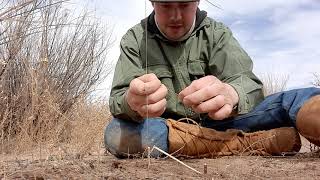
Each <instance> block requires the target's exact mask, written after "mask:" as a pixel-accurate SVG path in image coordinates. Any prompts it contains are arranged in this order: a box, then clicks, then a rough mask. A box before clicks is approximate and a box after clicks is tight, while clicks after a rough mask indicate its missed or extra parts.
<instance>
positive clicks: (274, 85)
mask: <svg viewBox="0 0 320 180" xmlns="http://www.w3.org/2000/svg"><path fill="white" fill-rule="evenodd" d="M260 79H261V81H262V82H263V85H264V88H263V92H264V95H265V96H268V95H270V94H274V93H277V92H280V91H284V90H285V89H286V86H287V83H288V80H289V76H288V75H281V74H270V73H268V74H262V75H261V76H260Z"/></svg>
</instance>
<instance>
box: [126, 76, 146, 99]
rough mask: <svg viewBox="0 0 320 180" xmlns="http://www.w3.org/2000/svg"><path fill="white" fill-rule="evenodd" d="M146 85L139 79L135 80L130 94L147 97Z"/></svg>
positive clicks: (132, 82)
mask: <svg viewBox="0 0 320 180" xmlns="http://www.w3.org/2000/svg"><path fill="white" fill-rule="evenodd" d="M144 89H145V83H144V82H143V81H141V80H140V79H139V78H135V79H133V80H132V81H131V82H130V85H129V92H128V93H131V94H135V95H145V91H144Z"/></svg>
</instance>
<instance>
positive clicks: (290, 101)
mask: <svg viewBox="0 0 320 180" xmlns="http://www.w3.org/2000/svg"><path fill="white" fill-rule="evenodd" d="M318 94H320V89H318V88H304V89H295V90H290V91H284V92H280V93H277V94H273V95H270V96H268V97H266V98H265V100H264V101H262V102H261V103H260V104H259V105H258V106H256V107H255V108H254V109H253V110H252V111H251V112H250V113H248V114H245V115H241V116H238V117H236V118H229V119H226V120H223V121H214V120H212V119H204V120H202V121H201V122H200V124H201V126H203V127H208V128H212V129H216V130H219V131H224V130H227V129H240V130H243V131H245V132H254V131H259V130H269V129H273V128H279V127H295V124H296V115H297V113H298V111H299V109H300V107H301V106H302V105H303V104H304V103H305V101H307V100H308V99H310V98H311V97H312V96H315V95H318ZM104 138H105V146H106V148H107V149H108V150H109V151H110V152H111V153H112V154H114V155H115V156H117V157H128V155H132V154H141V153H146V152H144V151H145V149H146V148H147V147H151V148H152V147H153V146H154V145H155V146H157V147H159V148H160V149H162V150H164V151H166V152H168V128H167V126H166V120H165V119H163V118H149V119H145V120H144V121H143V122H142V123H136V122H132V121H127V120H121V119H116V118H114V119H112V121H111V122H110V123H109V124H108V126H107V127H106V129H105V136H104ZM151 155H152V156H153V157H158V156H159V155H161V153H160V152H157V151H153V152H152V154H151Z"/></svg>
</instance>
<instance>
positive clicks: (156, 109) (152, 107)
mask: <svg viewBox="0 0 320 180" xmlns="http://www.w3.org/2000/svg"><path fill="white" fill-rule="evenodd" d="M166 105H167V100H166V99H162V100H161V101H159V102H157V103H154V104H148V105H143V106H142V107H141V108H140V111H139V114H140V115H142V116H143V117H147V116H149V117H150V116H151V115H152V116H155V115H158V114H159V113H161V112H162V113H163V112H164V109H165V108H166ZM162 113H161V114H162Z"/></svg>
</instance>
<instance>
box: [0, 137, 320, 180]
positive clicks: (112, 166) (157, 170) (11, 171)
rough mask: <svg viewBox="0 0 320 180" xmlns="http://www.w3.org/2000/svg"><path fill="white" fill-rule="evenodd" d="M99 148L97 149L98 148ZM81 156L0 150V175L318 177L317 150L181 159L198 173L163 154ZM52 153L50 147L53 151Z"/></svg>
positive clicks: (66, 176) (319, 164)
mask: <svg viewBox="0 0 320 180" xmlns="http://www.w3.org/2000/svg"><path fill="white" fill-rule="evenodd" d="M98 151H99V152H98ZM98 151H97V152H95V153H91V154H87V155H85V156H83V157H82V156H80V155H79V154H72V153H70V154H66V153H65V152H64V151H62V150H61V149H60V148H58V149H57V150H54V153H52V154H50V155H48V153H46V151H44V150H42V152H41V150H37V151H35V152H33V153H30V154H24V155H5V154H3V155H0V160H1V161H0V179H37V180H41V179H210V180H211V179H320V153H318V152H310V148H309V144H308V143H304V145H303V147H302V151H301V152H300V153H299V154H297V155H295V156H290V157H258V156H249V157H248V156H233V157H221V158H216V159H192V160H182V161H183V162H184V163H185V164H187V165H189V166H190V167H192V168H194V169H196V170H198V171H200V172H201V173H203V172H204V165H205V164H207V174H206V175H203V174H198V173H196V172H193V171H191V170H189V169H188V168H186V167H185V166H182V165H180V164H179V163H178V162H176V161H174V160H171V159H168V158H164V159H151V161H150V166H149V167H148V165H149V161H148V159H116V158H115V157H113V156H112V155H110V154H105V153H104V150H103V148H101V149H100V150H98ZM51 152H52V150H51Z"/></svg>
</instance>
